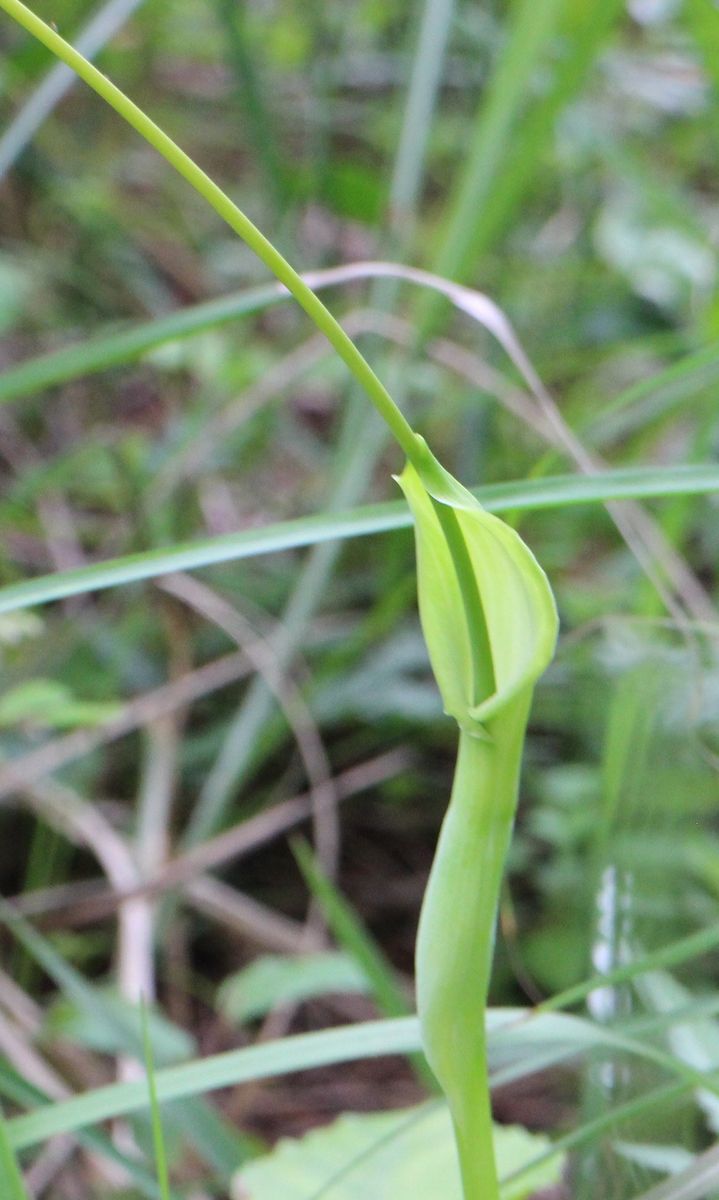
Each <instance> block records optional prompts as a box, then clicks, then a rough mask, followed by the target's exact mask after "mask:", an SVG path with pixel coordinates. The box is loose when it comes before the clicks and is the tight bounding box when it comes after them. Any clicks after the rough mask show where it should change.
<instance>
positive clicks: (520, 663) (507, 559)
mask: <svg viewBox="0 0 719 1200" xmlns="http://www.w3.org/2000/svg"><path fill="white" fill-rule="evenodd" d="M398 483H399V485H400V487H401V488H402V490H403V492H404V494H405V496H406V498H407V501H408V503H409V506H410V509H411V510H412V514H413V517H414V523H415V538H416V545H417V575H418V593H419V609H420V617H421V621H422V628H423V631H424V636H425V640H426V642H427V648H428V651H429V656H430V661H431V663H432V668H433V670H434V673H435V677H436V679H437V683H438V686H439V689H440V692H441V693H442V699H443V702H444V707H445V709H446V711H447V712H448V713H450V714H451V715H452V716H454V717H455V719H456V720H457V721H458V722H459V724H460V726H461V727H462V728H464V729H467V728H471V729H474V730H475V731H476V732H477V733H478V734H480V736H481V735H482V733H483V732H484V726H485V725H486V722H487V721H491V719H492V718H494V717H495V716H497V714H498V713H500V712H501V711H503V710H504V708H505V707H506V706H507V705H508V704H509V703H510V701H511V700H512V699H514V698H515V697H517V696H518V695H519V694H520V693H523V694H524V693H526V692H531V689H532V687H533V686H534V684H535V683H536V681H537V679H538V678H539V676H540V675H541V674H542V672H543V671H544V670H545V668H546V667H547V666H548V664H549V662H550V661H551V659H552V656H553V654H554V647H555V643H556V637H557V627H558V620H557V610H556V606H555V602H554V597H553V594H552V590H551V588H550V585H549V582H548V580H547V577H546V575H545V573H544V571H543V570H542V568H541V567H540V566H539V564H538V562H537V560H536V559H535V557H534V555H533V554H532V552H531V550H530V549H529V548H528V546H526V545H525V543H524V542H523V541H522V539H521V538H520V537H519V535H518V534H517V533H516V532H515V531H514V530H513V529H511V528H510V527H509V526H508V525H506V524H505V523H504V522H503V521H501V520H500V519H499V518H498V517H495V516H493V515H492V514H491V513H488V512H486V511H485V509H483V508H482V506H481V504H480V503H479V502H478V501H477V500H476V499H475V497H474V496H473V495H472V493H471V492H469V491H468V490H467V489H466V488H464V487H463V486H462V485H461V484H460V483H459V482H458V481H457V480H455V479H454V478H453V476H452V475H450V474H449V472H448V471H446V470H445V469H444V467H442V466H441V464H440V463H438V462H437V460H436V459H435V458H434V456H433V455H432V454H431V451H430V450H429V448H428V447H427V446H426V443H424V446H423V445H422V443H421V442H420V441H419V440H418V456H417V460H416V461H415V462H413V463H408V464H407V465H406V466H405V469H404V471H403V472H402V474H401V476H400V477H399V479H398Z"/></svg>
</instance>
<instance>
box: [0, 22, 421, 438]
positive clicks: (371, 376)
mask: <svg viewBox="0 0 719 1200" xmlns="http://www.w3.org/2000/svg"><path fill="white" fill-rule="evenodd" d="M0 9H4V10H5V12H6V13H7V14H8V15H9V16H11V17H12V18H13V19H14V20H15V21H17V23H18V24H19V25H22V27H23V28H24V29H26V30H27V31H28V33H30V34H32V36H33V37H35V38H37V40H38V41H40V42H42V44H43V45H44V46H47V48H48V50H51V51H52V53H53V54H54V55H55V56H56V57H57V58H59V59H61V60H62V62H65V63H67V65H68V66H69V67H71V68H72V70H73V71H75V73H76V74H77V75H79V76H80V78H81V79H83V80H84V81H85V83H87V84H88V86H89V87H91V88H92V89H93V90H94V91H95V92H97V93H98V95H99V96H101V97H102V99H103V100H105V101H106V103H107V104H109V105H110V107H111V108H114V110H115V112H117V113H118V114H119V115H120V116H121V117H122V118H123V119H124V120H125V121H127V123H128V124H129V125H131V126H132V127H133V129H135V130H136V131H137V133H139V134H140V135H141V136H142V137H143V138H144V139H145V141H147V142H149V143H150V145H151V146H153V147H154V149H155V150H157V151H158V153H159V154H161V155H162V157H163V158H164V159H166V160H167V162H168V163H169V164H170V165H171V166H172V167H174V169H175V170H176V171H177V172H178V174H180V175H182V176H183V178H184V179H186V180H187V182H188V183H189V184H190V185H191V186H192V187H193V188H194V189H195V191H196V192H199V194H200V195H201V196H202V197H203V198H204V199H205V200H206V201H207V202H208V204H210V205H211V206H212V207H213V208H214V210H215V212H217V213H218V214H219V216H220V217H222V219H223V220H224V221H226V223H227V224H228V225H229V226H230V228H231V229H233V230H234V231H235V233H237V234H239V236H240V237H241V238H242V239H243V241H245V242H246V243H247V245H248V246H249V247H250V249H251V250H252V251H253V252H254V253H255V254H256V255H257V257H258V258H259V259H261V261H262V262H263V263H264V264H265V266H267V267H268V268H269V270H270V271H271V272H272V274H273V275H275V276H276V278H277V279H279V280H280V282H281V283H283V284H284V285H285V287H286V288H287V290H288V291H289V292H291V294H292V295H293V296H294V298H295V300H297V302H298V304H300V305H301V306H302V308H303V309H304V310H305V312H306V313H307V315H308V316H309V317H310V318H311V320H312V321H313V322H314V323H315V325H316V326H317V328H318V329H319V330H320V331H321V332H322V333H323V334H324V335H325V337H326V338H327V340H328V341H329V342H330V344H331V345H332V347H333V348H334V350H335V351H336V352H337V354H338V355H339V356H340V358H342V359H343V361H344V362H345V363H346V365H347V366H348V367H349V369H350V371H351V372H352V374H353V375H354V377H355V379H356V380H357V382H358V383H359V384H360V385H361V387H362V388H363V389H364V391H365V392H366V394H367V396H368V397H369V399H370V400H371V401H372V403H373V404H374V406H375V408H376V409H377V411H378V412H379V414H380V416H381V417H382V418H383V419H384V421H385V422H386V424H387V426H388V427H389V429H390V430H391V432H392V434H393V436H394V437H395V439H396V441H397V442H398V443H399V445H400V446H401V447H402V449H403V450H404V452H405V454H406V455H407V457H408V458H412V456H413V454H414V451H415V446H416V442H415V434H414V432H413V430H412V427H411V426H410V424H409V423H408V422H407V421H406V420H405V418H404V416H403V415H402V413H401V412H400V410H399V409H398V407H397V405H396V404H395V402H394V400H393V399H392V397H391V396H390V394H389V392H388V391H387V389H386V388H385V386H384V384H383V383H382V382H381V380H380V379H378V377H377V375H375V373H374V371H373V370H372V368H371V367H370V365H369V363H368V362H367V360H366V359H365V358H364V356H363V355H362V354H360V352H359V350H358V349H357V347H356V346H355V344H354V342H353V341H352V339H351V338H350V337H348V335H347V334H346V333H345V331H344V329H343V328H342V326H341V325H340V324H339V322H338V321H336V320H335V318H334V317H333V316H332V314H331V313H330V312H329V310H328V309H327V308H326V307H325V305H324V304H323V303H322V301H321V300H320V299H319V297H318V296H316V295H315V293H314V292H313V291H312V289H311V288H309V287H308V286H307V284H306V283H305V282H304V280H303V279H302V278H301V277H300V275H298V273H297V271H295V270H294V268H293V267H292V266H290V264H289V263H288V262H287V260H286V259H285V258H284V257H283V256H282V255H281V254H280V252H279V251H278V250H276V249H275V247H274V246H273V245H272V242H270V241H269V240H268V239H267V238H266V237H265V236H264V234H263V233H261V231H260V230H259V229H258V228H257V226H256V225H254V224H253V222H252V221H251V220H250V219H249V217H247V216H246V215H245V214H244V213H243V212H242V210H241V209H240V208H238V207H237V205H236V204H235V203H234V201H232V200H231V199H230V197H229V196H228V195H227V194H226V193H225V192H223V191H222V188H220V187H218V186H217V184H216V183H215V182H214V181H213V180H212V179H210V177H209V175H206V174H205V172H204V171H203V170H202V169H201V168H200V167H198V165H197V163H195V162H194V161H193V159H191V158H190V156H189V155H188V154H186V153H185V151H184V150H182V149H181V148H180V147H179V146H178V145H177V144H176V143H175V142H173V140H172V138H170V137H168V135H167V134H166V133H164V132H163V130H162V129H160V127H159V126H158V125H156V124H155V122H154V121H152V120H151V119H150V117H148V116H147V115H146V114H145V113H144V112H143V111H142V109H141V108H138V106H137V105H136V104H135V103H133V101H132V100H130V98H129V97H128V96H126V95H125V93H124V92H122V91H120V89H119V88H118V87H117V86H116V85H115V84H114V83H112V82H111V81H110V80H109V79H108V78H107V76H106V75H103V74H102V72H101V71H98V69H97V67H94V66H93V65H92V63H90V62H88V61H87V59H86V58H84V57H83V55H82V54H80V53H79V51H77V50H75V49H74V47H73V46H71V45H70V43H69V42H66V41H65V39H64V38H62V37H61V36H60V34H59V33H57V32H56V31H55V30H54V29H52V28H51V27H50V26H49V25H47V24H46V23H45V22H44V21H43V20H41V19H40V17H38V16H36V15H35V13H33V12H32V11H31V10H30V9H29V8H27V7H26V5H24V4H22V3H21V0H0Z"/></svg>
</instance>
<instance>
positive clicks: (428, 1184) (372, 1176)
mask: <svg viewBox="0 0 719 1200" xmlns="http://www.w3.org/2000/svg"><path fill="white" fill-rule="evenodd" d="M494 1139H495V1146H496V1153H497V1161H498V1164H499V1170H500V1174H501V1175H512V1177H513V1178H512V1182H511V1183H508V1184H507V1186H506V1187H503V1188H502V1200H525V1197H528V1196H529V1195H531V1193H532V1192H534V1191H536V1190H537V1189H538V1188H542V1187H549V1186H551V1185H552V1184H556V1183H557V1182H558V1179H559V1175H560V1171H561V1166H562V1161H561V1157H560V1156H558V1155H554V1156H552V1157H550V1158H548V1159H545V1160H544V1161H543V1162H542V1163H541V1164H540V1165H538V1166H537V1167H534V1168H533V1167H532V1165H531V1164H532V1160H533V1159H534V1158H535V1157H536V1156H538V1155H540V1154H544V1153H545V1152H546V1151H547V1150H548V1149H549V1148H550V1142H549V1140H548V1139H547V1138H545V1137H541V1136H539V1135H536V1134H529V1133H527V1132H526V1130H524V1129H520V1128H517V1127H502V1126H495V1127H494ZM524 1168H526V1169H524ZM519 1172H521V1174H519ZM515 1174H516V1176H517V1177H516V1178H515V1177H514V1176H515ZM231 1194H232V1200H279V1197H282V1200H320V1197H321V1198H322V1200H325V1198H326V1200H368V1197H372V1200H404V1197H411V1198H412V1200H438V1197H441V1200H460V1197H461V1194H462V1193H461V1188H460V1181H459V1171H458V1168H457V1159H456V1152H455V1149H454V1140H453V1136H452V1126H451V1122H450V1118H449V1113H448V1111H447V1109H446V1107H445V1106H444V1105H439V1104H428V1105H423V1106H422V1107H420V1108H415V1109H403V1110H400V1111H395V1112H384V1113H371V1114H362V1115H359V1114H352V1113H346V1114H344V1115H343V1116H341V1117H340V1118H339V1119H338V1120H337V1121H334V1122H333V1123H332V1124H331V1125H329V1126H328V1127H326V1128H325V1129H320V1130H315V1131H313V1132H312V1133H309V1134H307V1135H306V1136H305V1137H303V1138H299V1139H284V1140H283V1141H281V1142H279V1143H278V1145H277V1146H276V1147H275V1149H274V1150H273V1152H272V1153H271V1154H269V1155H267V1156H265V1157H264V1158H260V1159H256V1160H255V1161H254V1162H251V1163H248V1165H247V1166H246V1167H243V1168H242V1170H241V1171H239V1172H238V1173H237V1175H236V1177H235V1181H234V1186H233V1189H232V1193H231Z"/></svg>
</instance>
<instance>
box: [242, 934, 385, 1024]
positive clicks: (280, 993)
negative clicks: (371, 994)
mask: <svg viewBox="0 0 719 1200" xmlns="http://www.w3.org/2000/svg"><path fill="white" fill-rule="evenodd" d="M368 988H369V985H368V982H367V978H366V976H365V973H364V971H362V970H360V968H359V966H358V965H357V963H356V962H355V961H354V959H353V958H351V957H350V955H349V954H343V953H340V952H333V951H326V952H323V953H318V954H298V955H297V956H295V957H293V958H289V957H287V956H282V955H270V954H267V955H264V956H263V957H261V958H258V959H255V961H254V962H252V963H250V965H249V966H248V967H245V969H244V970H243V971H239V972H238V973H237V974H236V975H231V976H230V977H229V978H228V979H226V980H225V981H224V983H223V984H222V987H221V988H220V993H219V998H218V999H219V1006H220V1009H221V1010H222V1012H223V1013H224V1014H225V1016H226V1017H229V1018H230V1019H231V1020H233V1021H238V1022H243V1021H253V1020H255V1019H256V1018H257V1017H263V1016H264V1015H265V1014H266V1013H268V1012H269V1011H270V1010H271V1009H273V1008H275V1007H276V1006H277V1005H279V1004H292V1003H297V1002H298V1001H302V1000H311V999H313V998H314V997H316V996H326V995H328V994H331V993H337V992H367V991H368Z"/></svg>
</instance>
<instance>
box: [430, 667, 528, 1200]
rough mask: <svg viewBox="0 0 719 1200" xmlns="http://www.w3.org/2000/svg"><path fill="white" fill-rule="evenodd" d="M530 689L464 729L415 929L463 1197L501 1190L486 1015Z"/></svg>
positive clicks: (433, 1061) (435, 1063) (433, 1056)
mask: <svg viewBox="0 0 719 1200" xmlns="http://www.w3.org/2000/svg"><path fill="white" fill-rule="evenodd" d="M530 694H531V692H530V691H529V690H528V691H527V694H526V695H520V696H518V697H516V698H515V700H514V701H512V702H510V705H509V709H508V710H505V711H504V712H503V713H502V716H501V718H499V719H498V720H497V722H496V724H495V723H494V722H493V723H492V728H490V730H489V731H488V736H487V737H486V738H483V737H477V736H476V735H475V734H473V733H470V732H467V731H465V730H462V731H461V732H460V741H459V754H458V758H457V768H456V771H455V776H454V783H453V786H452V797H451V800H450V803H449V808H448V809H447V813H446V815H445V818H444V822H443V825H442V831H441V833H440V837H439V843H438V846H437V852H436V854H435V859H434V864H433V866H432V871H431V874H430V878H429V883H428V885H427V891H426V893H425V899H424V904H423V906H422V914H421V917H420V924H419V932H418V935H417V1007H418V1011H419V1016H420V1020H421V1023H422V1034H423V1042H424V1047H425V1053H426V1054H427V1058H428V1061H429V1064H430V1066H431V1067H432V1070H433V1071H434V1073H435V1075H436V1076H437V1079H438V1080H439V1082H440V1084H441V1086H442V1088H443V1090H444V1092H445V1094H446V1096H447V1101H448V1103H449V1107H450V1111H451V1114H452V1121H453V1124H454V1129H455V1135H456V1139H457V1148H458V1153H459V1160H460V1171H461V1176H462V1187H463V1192H464V1200H498V1198H499V1185H498V1182H497V1170H496V1165H495V1159H494V1143H493V1131H492V1109H491V1103H490V1097H489V1088H488V1082H487V1048H486V1033H485V1017H486V1007H487V993H488V989H489V978H490V972H491V965H492V953H493V947H494V929H495V924H496V918H497V907H498V903H499V890H500V886H501V881H502V873H503V870H504V864H505V859H506V855H507V849H508V847H509V841H510V838H511V834H512V825H513V821H514V812H515V807H516V795H517V781H518V776H519V768H520V762H521V751H522V743H523V738H524V730H525V725H526V719H527V712H528V708H529V700H530Z"/></svg>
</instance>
